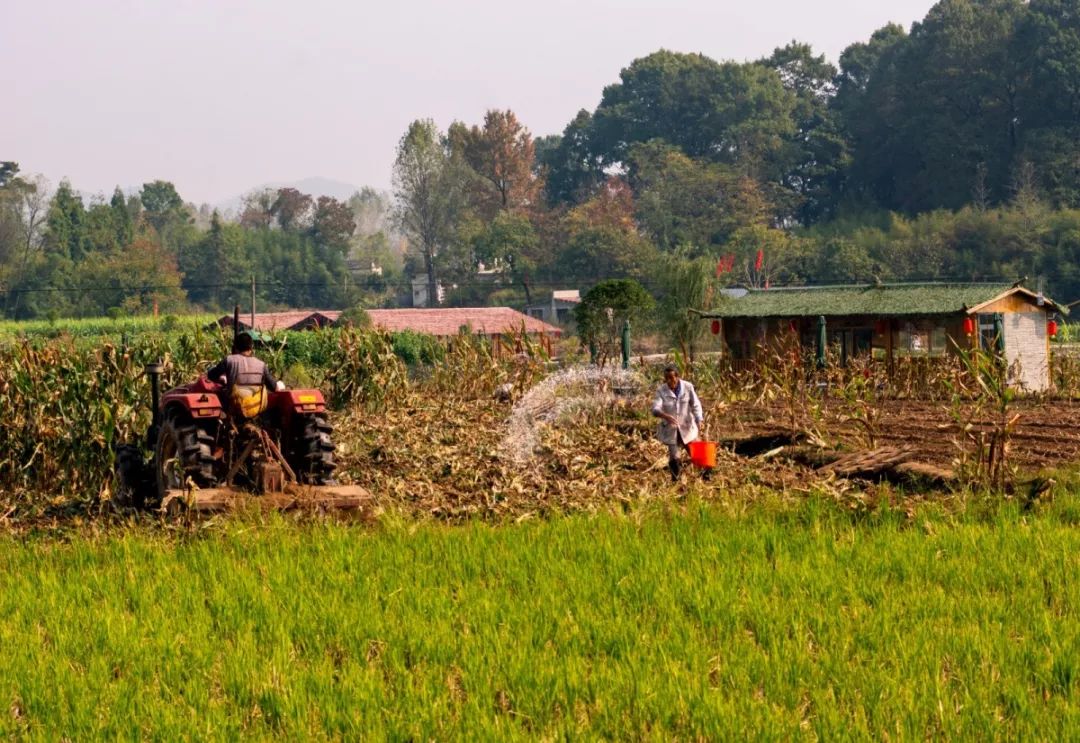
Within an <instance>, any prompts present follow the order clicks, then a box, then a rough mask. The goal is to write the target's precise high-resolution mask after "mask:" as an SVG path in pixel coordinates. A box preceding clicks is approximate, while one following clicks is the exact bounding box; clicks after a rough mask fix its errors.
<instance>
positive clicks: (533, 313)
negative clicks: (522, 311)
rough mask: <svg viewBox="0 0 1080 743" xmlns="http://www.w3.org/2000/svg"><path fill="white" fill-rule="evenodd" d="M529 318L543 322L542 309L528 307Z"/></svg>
mask: <svg viewBox="0 0 1080 743" xmlns="http://www.w3.org/2000/svg"><path fill="white" fill-rule="evenodd" d="M529 317H531V318H533V319H534V320H543V319H544V309H543V308H542V307H530V308H529Z"/></svg>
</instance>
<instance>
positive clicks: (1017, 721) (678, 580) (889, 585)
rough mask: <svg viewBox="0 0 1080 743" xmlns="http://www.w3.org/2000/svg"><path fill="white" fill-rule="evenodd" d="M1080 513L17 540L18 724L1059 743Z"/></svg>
mask: <svg viewBox="0 0 1080 743" xmlns="http://www.w3.org/2000/svg"><path fill="white" fill-rule="evenodd" d="M1076 513H1077V504H1076V502H1075V498H1074V497H1070V498H1069V499H1067V500H1066V501H1065V502H1060V501H1059V503H1058V504H1057V505H1056V506H1055V507H1054V509H1052V510H1051V511H1050V512H1049V513H1046V514H1043V515H1040V516H1038V517H1029V516H1021V515H1020V514H1019V513H1018V512H1014V511H1005V512H999V513H998V514H997V515H995V516H991V517H983V518H976V517H973V516H967V517H963V518H962V519H961V520H960V521H959V522H958V523H949V522H947V521H945V520H943V519H945V518H949V517H933V516H930V517H926V518H925V520H924V517H922V516H919V517H917V518H916V519H915V520H914V521H908V520H905V519H903V518H899V517H897V518H895V519H894V518H893V517H892V516H891V515H889V514H888V513H886V514H883V515H879V517H878V518H877V520H876V521H875V522H874V523H869V522H853V521H852V520H851V519H850V518H848V517H845V516H843V515H842V514H840V513H839V511H837V510H836V509H834V508H832V507H829V506H827V505H824V504H822V503H820V502H815V501H810V502H807V503H806V504H804V505H803V506H800V507H799V508H798V509H796V510H794V511H789V512H785V513H781V514H779V515H778V514H775V513H773V514H769V513H767V512H766V511H765V510H764V509H763V508H756V509H753V510H752V511H751V512H750V514H749V515H741V516H733V515H730V514H729V513H727V512H725V511H723V510H720V509H717V508H715V507H709V508H707V507H704V506H697V505H692V506H689V507H688V508H687V509H686V510H685V511H679V512H673V511H670V510H660V509H656V510H654V511H652V512H650V513H649V514H648V515H640V514H635V515H632V516H624V517H620V516H611V515H604V516H595V517H587V516H577V517H571V518H565V519H559V520H554V521H548V522H535V523H528V522H527V523H524V524H521V525H518V526H512V527H501V528H498V527H491V526H486V525H483V524H476V523H474V524H470V525H468V526H465V527H457V528H449V527H440V526H437V525H419V526H418V525H415V524H400V523H393V522H392V523H384V524H383V525H382V527H381V528H379V529H376V530H364V529H361V528H355V527H350V526H347V525H340V524H309V525H306V526H301V527H297V526H295V525H294V524H291V523H289V522H287V521H285V520H282V519H272V520H271V521H269V522H267V523H257V524H255V523H241V522H230V523H229V524H228V525H227V526H225V527H224V530H222V531H219V532H214V533H210V534H208V535H205V536H202V537H194V538H175V537H170V536H167V535H164V534H162V533H149V532H145V531H135V530H133V531H130V532H127V533H123V534H119V535H115V534H114V535H113V536H108V537H76V538H73V539H71V540H70V541H68V542H58V541H55V540H52V539H49V540H44V539H42V540H31V541H20V540H17V539H15V538H10V537H9V538H5V539H3V540H0V574H3V575H5V576H7V579H6V580H5V581H4V583H3V584H2V585H3V588H2V590H0V616H3V617H4V620H3V622H2V623H0V643H2V645H3V647H4V648H5V651H4V653H2V654H0V679H2V681H0V696H2V697H3V698H2V699H0V701H2V702H3V704H2V708H3V709H4V710H5V711H6V713H5V714H3V715H0V735H5V736H12V735H16V736H18V735H24V734H25V735H29V736H30V737H37V738H42V739H59V738H61V737H67V738H70V739H74V740H85V739H91V738H98V737H107V738H150V737H152V738H157V739H179V738H185V739H186V738H212V739H233V738H236V737H258V738H262V737H266V736H268V735H280V736H284V737H286V738H289V739H297V738H301V737H345V738H354V739H355V738H358V737H392V738H398V739H400V738H416V739H429V738H435V739H446V738H470V739H471V738H476V737H480V738H487V739H491V738H499V739H507V738H509V739H514V738H530V739H532V738H536V737H547V736H552V737H554V736H559V737H562V736H566V737H572V738H578V737H581V736H585V737H597V736H599V737H612V738H619V739H626V738H649V739H669V738H671V737H678V738H694V737H699V736H700V737H704V738H706V739H717V738H733V737H740V738H742V737H772V738H781V737H782V738H790V737H812V736H818V737H821V738H825V739H836V738H850V737H873V738H882V737H886V736H888V737H889V738H905V739H910V738H922V737H927V736H932V737H937V738H942V737H966V738H977V739H987V738H1001V737H1008V738H1029V739H1030V738H1036V737H1037V738H1054V739H1061V738H1063V737H1067V736H1066V731H1068V730H1076V729H1077V725H1078V724H1080V713H1078V707H1077V704H1076V701H1077V694H1078V689H1077V685H1078V680H1080V632H1078V627H1080V625H1078V623H1077V621H1076V611H1077V607H1078V606H1080V587H1078V583H1077V581H1076V578H1075V577H1076V575H1077V574H1078V571H1077V568H1078V565H1077V562H1078V558H1077V554H1078V548H1080V532H1078V531H1077V530H1076V528H1075V521H1076V519H1075V516H1076ZM913 523H914V524H918V526H917V527H912V526H911V524H913Z"/></svg>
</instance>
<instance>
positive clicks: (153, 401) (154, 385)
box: [145, 361, 165, 431]
mask: <svg viewBox="0 0 1080 743" xmlns="http://www.w3.org/2000/svg"><path fill="white" fill-rule="evenodd" d="M164 370H165V365H164V364H162V363H161V362H160V361H158V362H156V363H153V364H147V365H146V370H145V371H146V376H148V377H150V406H151V408H150V410H151V413H152V415H153V416H154V417H153V426H154V430H155V431H156V430H157V429H158V427H160V426H161V372H163V371H164Z"/></svg>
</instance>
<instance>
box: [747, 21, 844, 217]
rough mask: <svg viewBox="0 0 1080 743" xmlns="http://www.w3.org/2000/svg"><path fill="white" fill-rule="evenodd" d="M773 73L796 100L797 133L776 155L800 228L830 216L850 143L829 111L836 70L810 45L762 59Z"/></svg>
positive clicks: (795, 44) (794, 44) (794, 46)
mask: <svg viewBox="0 0 1080 743" xmlns="http://www.w3.org/2000/svg"><path fill="white" fill-rule="evenodd" d="M761 64H762V65H763V66H764V67H767V68H769V69H772V70H775V71H776V73H777V74H778V75H779V76H780V81H781V82H782V83H783V85H784V88H785V89H786V90H788V91H789V92H790V93H791V94H792V95H793V96H794V98H795V106H794V109H793V111H792V116H793V118H794V122H795V129H794V132H793V133H792V135H791V136H788V137H786V138H785V140H784V146H783V147H782V148H781V149H780V150H779V151H778V152H777V154H776V160H777V171H778V172H779V173H780V183H781V185H782V186H783V187H784V189H785V190H786V191H787V192H789V193H791V194H793V195H794V197H795V198H794V199H793V200H792V202H791V203H792V206H793V209H792V212H793V213H794V215H795V217H796V218H797V219H798V220H799V221H800V222H802V223H803V224H804V225H808V224H811V223H813V222H815V221H817V220H819V219H821V218H822V217H824V216H827V215H829V214H832V213H833V212H834V210H835V208H836V202H837V201H838V199H839V197H840V193H841V189H842V185H843V178H844V175H845V172H846V169H847V167H848V165H849V162H850V153H849V149H848V142H847V138H846V135H845V132H844V131H843V129H842V127H841V126H840V123H839V121H838V120H837V117H836V116H835V115H834V112H833V110H832V109H831V107H830V104H831V103H832V100H833V98H834V96H835V95H836V79H837V75H838V71H837V69H836V67H834V66H833V65H832V64H830V63H829V62H827V61H826V60H825V55H823V54H819V55H817V56H815V55H814V53H813V50H812V49H811V48H810V46H809V45H808V44H800V43H799V42H796V41H792V42H791V43H790V44H788V45H787V46H785V47H781V48H779V49H776V50H775V51H774V52H773V53H772V55H770V56H769V57H767V58H765V59H763V60H761Z"/></svg>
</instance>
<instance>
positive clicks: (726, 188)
mask: <svg viewBox="0 0 1080 743" xmlns="http://www.w3.org/2000/svg"><path fill="white" fill-rule="evenodd" d="M629 163H630V182H631V184H632V185H633V188H634V193H635V196H636V198H635V200H634V208H635V214H636V216H637V220H638V222H639V224H640V225H641V226H642V228H643V229H644V230H645V231H646V232H647V233H648V234H649V236H650V237H651V238H652V240H653V242H654V243H655V244H656V246H657V247H658V248H660V249H661V250H664V251H668V252H671V251H673V250H674V249H675V248H676V247H677V246H680V245H689V246H693V250H694V251H695V252H696V253H697V254H698V255H715V254H717V253H719V252H722V249H723V246H724V244H725V243H726V242H727V241H728V240H729V239H730V238H731V235H732V233H734V232H735V231H736V230H738V229H739V228H741V227H745V226H748V225H752V224H765V223H767V222H768V219H769V216H770V214H769V212H770V207H769V205H768V203H766V201H765V199H764V198H763V197H762V194H761V190H760V188H759V187H758V185H757V183H756V182H755V181H754V180H752V179H751V178H749V177H747V176H745V175H742V174H740V173H738V172H736V171H735V170H734V169H733V168H732V167H731V166H728V165H721V164H719V163H714V162H709V161H706V160H694V159H691V158H690V157H688V156H687V155H685V154H684V153H683V152H681V151H680V150H678V149H676V148H675V147H673V146H671V145H669V144H667V143H665V142H663V141H662V140H653V141H651V142H646V143H644V144H635V145H634V146H633V147H632V148H631V149H630V155H629Z"/></svg>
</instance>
